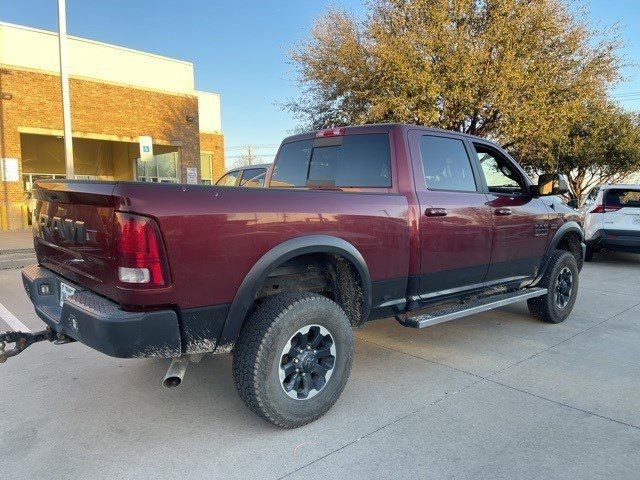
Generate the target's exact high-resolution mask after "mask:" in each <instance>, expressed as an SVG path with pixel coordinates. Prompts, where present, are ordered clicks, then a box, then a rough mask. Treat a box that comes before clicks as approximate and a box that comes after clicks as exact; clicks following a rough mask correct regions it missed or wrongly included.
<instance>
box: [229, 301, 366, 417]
mask: <svg viewBox="0 0 640 480" xmlns="http://www.w3.org/2000/svg"><path fill="white" fill-rule="evenodd" d="M353 353H354V342H353V332H352V330H351V325H350V323H349V319H348V318H347V315H346V314H345V313H344V311H343V310H342V309H341V308H340V306H338V304H337V303H335V302H333V301H331V300H329V299H328V298H326V297H323V296H321V295H317V294H314V293H309V292H284V293H281V294H278V295H274V296H273V297H270V298H267V299H266V300H264V301H263V302H262V303H261V304H260V305H259V306H258V307H257V308H256V309H255V310H254V311H253V312H252V313H251V314H250V315H249V318H247V320H246V321H245V322H244V324H243V326H242V330H241V332H240V336H239V338H238V341H237V342H236V345H235V349H234V352H233V378H234V383H235V387H236V390H237V392H238V394H239V395H240V398H241V399H242V400H243V402H244V403H245V404H246V405H247V406H248V407H249V408H250V409H251V410H253V411H254V412H255V413H256V414H257V415H259V416H261V417H262V418H264V419H265V420H267V421H269V422H271V423H273V424H275V425H277V426H279V427H283V428H295V427H300V426H302V425H306V424H307V423H310V422H313V421H314V420H317V419H318V418H320V417H321V416H322V415H324V414H325V413H326V412H327V411H328V410H329V409H330V408H331V407H332V406H333V404H334V403H335V402H336V400H338V397H339V396H340V394H341V393H342V390H343V389H344V386H345V385H346V383H347V379H348V378H349V372H350V371H351V364H352V361H353ZM294 362H295V363H294Z"/></svg>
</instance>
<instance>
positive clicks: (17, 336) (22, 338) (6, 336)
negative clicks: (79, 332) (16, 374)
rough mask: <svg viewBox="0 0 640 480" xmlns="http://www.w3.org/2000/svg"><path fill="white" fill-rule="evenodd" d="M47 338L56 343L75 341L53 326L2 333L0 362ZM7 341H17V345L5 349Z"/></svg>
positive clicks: (0, 338)
mask: <svg viewBox="0 0 640 480" xmlns="http://www.w3.org/2000/svg"><path fill="white" fill-rule="evenodd" d="M46 340H48V341H50V342H55V343H56V344H62V343H69V342H72V341H73V339H72V338H70V337H68V336H66V335H64V334H63V333H57V332H55V331H54V330H53V329H52V328H51V327H47V328H46V329H45V330H42V331H40V332H34V333H28V332H13V331H9V332H4V333H0V363H4V362H6V361H7V359H8V358H9V357H14V356H16V355H18V354H19V353H21V352H22V351H23V350H25V349H26V348H27V347H29V346H31V345H33V344H34V343H37V342H44V341H46ZM7 343H15V346H14V347H13V348H12V349H11V350H5V347H6V346H7Z"/></svg>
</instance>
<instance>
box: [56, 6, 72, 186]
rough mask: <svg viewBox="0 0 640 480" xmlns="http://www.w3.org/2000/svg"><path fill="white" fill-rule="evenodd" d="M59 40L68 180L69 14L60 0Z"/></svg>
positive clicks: (69, 137)
mask: <svg viewBox="0 0 640 480" xmlns="http://www.w3.org/2000/svg"><path fill="white" fill-rule="evenodd" d="M58 40H59V45H60V84H61V85H62V123H63V125H64V163H65V166H66V174H67V179H73V176H74V174H73V137H72V134H71V103H70V100H69V71H68V66H67V14H66V7H65V0H58Z"/></svg>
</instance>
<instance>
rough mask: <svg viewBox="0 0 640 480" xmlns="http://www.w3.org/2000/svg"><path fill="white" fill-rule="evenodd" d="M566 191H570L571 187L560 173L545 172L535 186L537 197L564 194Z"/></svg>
mask: <svg viewBox="0 0 640 480" xmlns="http://www.w3.org/2000/svg"><path fill="white" fill-rule="evenodd" d="M565 193H569V187H568V186H567V182H566V180H565V179H564V177H563V176H562V175H560V174H559V173H543V174H542V175H540V178H538V185H537V186H536V188H535V194H536V196H537V197H545V196H548V195H563V194H565Z"/></svg>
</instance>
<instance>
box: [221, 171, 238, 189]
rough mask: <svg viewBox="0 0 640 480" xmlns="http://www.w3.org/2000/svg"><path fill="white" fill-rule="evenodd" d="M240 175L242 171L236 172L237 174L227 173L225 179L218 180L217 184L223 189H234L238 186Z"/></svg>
mask: <svg viewBox="0 0 640 480" xmlns="http://www.w3.org/2000/svg"><path fill="white" fill-rule="evenodd" d="M239 174H240V171H239V170H238V171H235V172H229V173H227V174H226V175H225V176H224V177H222V178H221V179H220V180H218V181H217V182H216V185H221V186H223V187H233V186H235V184H236V181H237V180H238V175H239Z"/></svg>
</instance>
